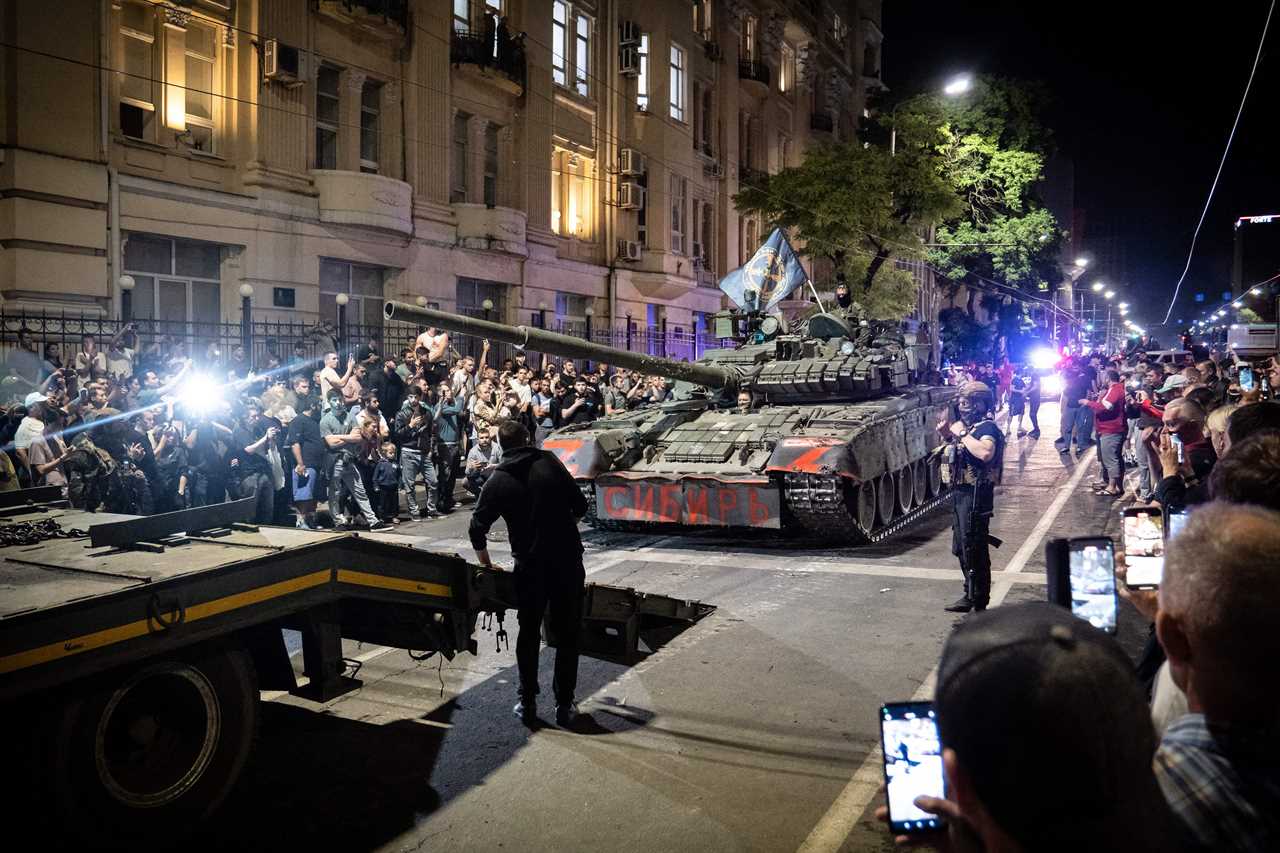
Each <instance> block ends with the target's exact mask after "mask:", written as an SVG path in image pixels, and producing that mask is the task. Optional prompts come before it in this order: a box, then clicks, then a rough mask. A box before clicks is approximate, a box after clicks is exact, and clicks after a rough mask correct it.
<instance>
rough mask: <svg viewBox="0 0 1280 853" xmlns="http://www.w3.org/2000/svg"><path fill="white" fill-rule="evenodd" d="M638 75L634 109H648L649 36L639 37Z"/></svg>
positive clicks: (646, 34) (645, 34) (644, 34)
mask: <svg viewBox="0 0 1280 853" xmlns="http://www.w3.org/2000/svg"><path fill="white" fill-rule="evenodd" d="M639 58H640V75H639V76H638V77H637V78H636V108H637V109H641V110H648V109H649V34H648V33H643V34H642V35H641V36H640V51H639Z"/></svg>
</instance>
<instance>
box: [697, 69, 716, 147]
mask: <svg viewBox="0 0 1280 853" xmlns="http://www.w3.org/2000/svg"><path fill="white" fill-rule="evenodd" d="M715 117H716V112H715V88H714V87H713V86H703V87H702V114H701V115H700V116H699V122H698V124H699V127H698V132H699V133H700V134H701V138H702V153H703V154H706V155H707V156H708V157H711V156H714V152H715V144H714V139H715V136H714V134H713V132H712V129H713V128H714V127H715Z"/></svg>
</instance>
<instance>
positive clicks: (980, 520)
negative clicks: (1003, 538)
mask: <svg viewBox="0 0 1280 853" xmlns="http://www.w3.org/2000/svg"><path fill="white" fill-rule="evenodd" d="M975 492H976V489H975V488H974V487H973V486H957V487H956V489H955V497H954V499H953V500H952V503H951V508H952V512H953V513H954V517H953V518H952V521H951V553H952V554H955V555H956V557H958V558H959V559H960V571H961V573H963V574H964V597H965V598H967V599H969V601H970V602H972V604H973V606H974V607H976V608H980V609H982V608H986V606H987V603H988V602H989V601H990V599H991V542H990V540H989V539H988V535H989V532H990V530H991V514H990V513H987V512H981V511H980V508H979V507H978V506H976V500H975V497H976V494H975Z"/></svg>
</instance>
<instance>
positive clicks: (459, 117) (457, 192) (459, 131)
mask: <svg viewBox="0 0 1280 853" xmlns="http://www.w3.org/2000/svg"><path fill="white" fill-rule="evenodd" d="M470 119H471V116H469V115H467V114H466V113H454V114H453V151H452V159H451V160H450V161H449V201H451V202H454V203H456V202H460V201H466V200H467V122H468V121H470Z"/></svg>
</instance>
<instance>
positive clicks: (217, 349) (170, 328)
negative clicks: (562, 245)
mask: <svg viewBox="0 0 1280 853" xmlns="http://www.w3.org/2000/svg"><path fill="white" fill-rule="evenodd" d="M466 313H476V314H478V313H479V312H474V311H468V312H466ZM123 325H124V324H123V323H122V321H120V320H118V319H113V318H110V317H103V316H101V315H97V314H74V313H70V312H49V313H34V312H29V311H24V312H12V311H5V310H4V309H3V308H0V358H3V359H4V360H5V361H6V362H7V360H8V356H9V353H10V351H11V350H13V349H14V348H15V347H17V346H18V336H19V333H20V332H22V331H26V332H29V333H30V335H31V337H32V339H33V341H34V342H35V345H36V349H37V352H38V353H40V355H42V356H44V355H45V354H46V347H50V346H52V347H55V348H56V351H55V352H53V353H50V354H51V355H57V357H58V358H59V359H60V360H61V362H62V363H63V364H64V365H65V364H70V363H71V362H73V361H74V359H75V354H76V353H77V352H78V351H79V349H80V346H81V342H82V339H83V337H84V336H85V335H93V336H94V337H95V339H96V340H97V342H98V347H99V349H102V350H106V349H107V346H108V344H109V343H110V342H111V340H112V339H113V338H115V337H116V336H117V335H118V334H119V333H120V332H121V329H122V327H123ZM132 325H133V327H134V328H133V331H134V333H135V335H136V339H137V340H136V343H135V347H136V348H137V349H138V350H139V351H140V352H141V353H142V354H143V355H147V354H151V355H153V356H155V357H156V360H158V361H159V360H162V361H168V360H170V359H173V358H177V357H181V356H190V357H191V358H192V359H193V360H194V361H195V362H196V364H197V365H199V366H201V367H202V368H205V369H214V368H217V367H225V366H227V365H228V364H229V361H230V359H231V355H232V352H233V350H234V349H235V347H236V346H239V345H244V346H245V347H246V354H247V355H248V356H249V359H250V363H251V364H252V365H253V366H254V367H255V368H256V369H258V370H262V369H264V368H266V367H267V366H268V365H269V364H270V362H271V359H272V358H275V359H278V360H279V361H280V362H281V363H288V362H291V361H296V360H297V358H298V357H299V356H301V357H304V358H306V359H308V360H314V361H315V362H316V364H317V365H318V364H319V362H320V359H321V358H323V356H324V354H325V353H326V352H329V351H331V350H332V351H337V352H338V353H340V354H341V355H342V357H343V359H344V360H345V358H346V354H347V353H348V352H351V353H354V352H356V351H357V350H358V349H359V348H360V347H362V346H365V345H367V344H369V343H371V342H372V343H374V344H376V345H377V347H378V349H379V350H380V351H381V352H383V353H384V354H386V355H387V356H389V357H394V358H397V359H398V358H399V357H400V355H401V354H402V353H403V351H404V350H405V349H409V348H411V347H412V346H413V343H414V340H415V339H416V338H417V336H418V334H419V333H421V332H422V331H423V328H422V327H421V326H417V325H415V324H410V323H400V322H395V321H391V322H387V323H385V324H378V325H361V324H345V325H344V327H343V328H342V329H337V328H335V327H334V326H332V325H331V324H329V323H323V322H322V323H314V322H309V321H301V320H299V321H283V320H251V321H250V322H249V323H248V324H247V325H246V324H243V323H223V322H217V323H213V322H210V323H205V322H184V321H176V320H135V321H133V323H132ZM547 328H548V330H550V331H554V332H561V333H562V334H566V335H571V336H573V337H576V338H581V339H583V340H587V339H590V340H591V341H594V342H595V343H599V344H604V345H606V346H611V347H615V348H617V349H622V350H628V351H630V352H638V353H648V354H651V355H660V356H665V357H667V358H675V359H688V360H690V361H692V360H695V359H697V358H700V357H701V356H702V354H703V353H704V352H705V351H706V350H707V349H710V348H714V347H716V346H719V345H720V342H719V341H718V340H717V339H716V338H714V337H713V336H712V335H711V334H710V333H709V332H707V331H706V330H699V331H698V332H696V333H695V332H693V331H690V330H688V329H685V328H683V327H680V328H664V327H661V326H652V327H648V326H644V325H641V324H637V323H634V322H633V323H631V324H629V325H628V324H625V323H624V324H620V325H617V326H614V327H608V326H605V325H603V324H600V323H595V324H593V325H592V326H591V327H590V329H589V330H588V326H587V324H586V323H585V322H582V321H564V322H556V321H551V320H550V319H549V320H548V323H547ZM588 331H589V334H588ZM299 344H300V345H301V347H300V348H298V345H299ZM451 345H452V347H453V349H454V350H455V351H456V352H457V353H458V354H460V355H477V356H478V355H479V354H480V350H481V341H480V339H478V338H474V337H471V336H469V335H454V336H453V337H452V341H451ZM514 353H515V350H514V348H513V347H511V346H509V345H506V344H498V343H495V344H494V345H493V346H492V347H491V349H490V364H492V365H494V366H500V365H501V363H502V361H503V359H506V358H513V357H514ZM531 357H532V358H531V360H532V361H533V363H534V364H536V365H540V364H541V361H542V359H541V357H540V354H539V353H531ZM556 360H557V361H559V360H560V359H559V358H557V359H556Z"/></svg>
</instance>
